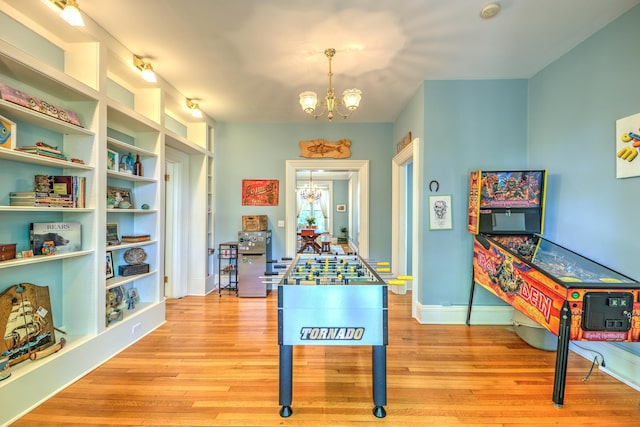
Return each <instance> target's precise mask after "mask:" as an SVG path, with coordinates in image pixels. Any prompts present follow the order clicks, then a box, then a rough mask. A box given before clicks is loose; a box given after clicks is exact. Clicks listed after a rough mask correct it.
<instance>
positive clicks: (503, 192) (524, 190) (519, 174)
mask: <svg viewBox="0 0 640 427" xmlns="http://www.w3.org/2000/svg"><path fill="white" fill-rule="evenodd" d="M542 181H543V176H542V171H505V172H482V186H481V189H480V190H481V192H482V194H481V198H480V207H481V208H504V207H509V208H537V207H540V204H541V203H542V202H541V192H542Z"/></svg>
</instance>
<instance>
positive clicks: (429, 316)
mask: <svg viewBox="0 0 640 427" xmlns="http://www.w3.org/2000/svg"><path fill="white" fill-rule="evenodd" d="M417 308H418V309H417V312H418V322H420V323H423V324H426V325H429V324H431V325H464V324H465V323H466V322H467V306H466V305H421V304H420V303H418V307H417ZM512 316H513V308H512V307H510V306H488V305H478V306H473V309H472V310H471V321H470V323H471V324H472V325H510V324H511V317H512Z"/></svg>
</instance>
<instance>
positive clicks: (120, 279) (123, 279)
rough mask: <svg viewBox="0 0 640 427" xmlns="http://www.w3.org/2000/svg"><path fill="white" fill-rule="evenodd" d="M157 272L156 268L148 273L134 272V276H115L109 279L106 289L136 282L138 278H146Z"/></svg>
mask: <svg viewBox="0 0 640 427" xmlns="http://www.w3.org/2000/svg"><path fill="white" fill-rule="evenodd" d="M155 274H158V272H157V271H156V270H153V271H150V272H148V273H142V274H134V275H133V276H115V277H112V278H111V279H107V283H106V287H105V290H108V289H112V288H116V287H118V286H121V285H126V284H127V283H131V282H135V281H136V280H140V279H144V278H145V277H149V276H153V275H155Z"/></svg>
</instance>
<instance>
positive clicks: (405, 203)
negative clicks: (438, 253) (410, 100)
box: [391, 138, 424, 318]
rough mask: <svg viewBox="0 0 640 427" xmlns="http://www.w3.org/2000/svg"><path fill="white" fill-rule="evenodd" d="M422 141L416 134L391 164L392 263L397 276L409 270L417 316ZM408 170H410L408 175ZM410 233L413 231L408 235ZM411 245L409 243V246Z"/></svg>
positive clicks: (414, 309)
mask: <svg viewBox="0 0 640 427" xmlns="http://www.w3.org/2000/svg"><path fill="white" fill-rule="evenodd" d="M421 153H422V143H421V141H420V139H419V138H415V139H414V140H413V141H411V143H410V144H409V145H407V146H406V147H405V148H404V149H403V150H402V151H401V152H400V153H398V154H397V155H396V156H395V157H394V158H393V161H392V166H391V188H392V189H391V191H392V194H391V206H394V207H395V209H393V210H392V213H391V266H392V272H393V275H394V276H396V277H397V276H400V275H406V274H408V273H409V272H410V274H411V276H412V277H413V280H412V281H411V316H412V317H414V318H417V307H418V301H419V297H420V294H421V290H420V262H419V260H420V253H421V252H420V245H419V242H420V230H422V217H421V215H420V212H422V211H423V210H422V208H423V206H422V200H421V197H420V189H421V185H420V183H421V182H422V180H423V176H424V173H423V167H422V159H421ZM409 173H410V174H411V175H410V176H409ZM409 234H410V235H409ZM408 245H410V246H408Z"/></svg>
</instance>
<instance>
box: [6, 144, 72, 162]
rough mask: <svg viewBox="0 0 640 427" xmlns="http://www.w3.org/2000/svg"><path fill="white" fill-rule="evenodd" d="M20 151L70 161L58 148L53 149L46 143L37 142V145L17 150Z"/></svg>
mask: <svg viewBox="0 0 640 427" xmlns="http://www.w3.org/2000/svg"><path fill="white" fill-rule="evenodd" d="M16 150H18V151H22V152H24V153H31V154H37V155H39V156H46V157H52V158H54V159H60V160H69V158H68V157H67V156H65V155H64V154H63V153H62V151H60V150H59V149H58V147H53V146H51V145H48V144H45V143H44V142H36V145H26V146H24V147H18V148H16Z"/></svg>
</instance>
